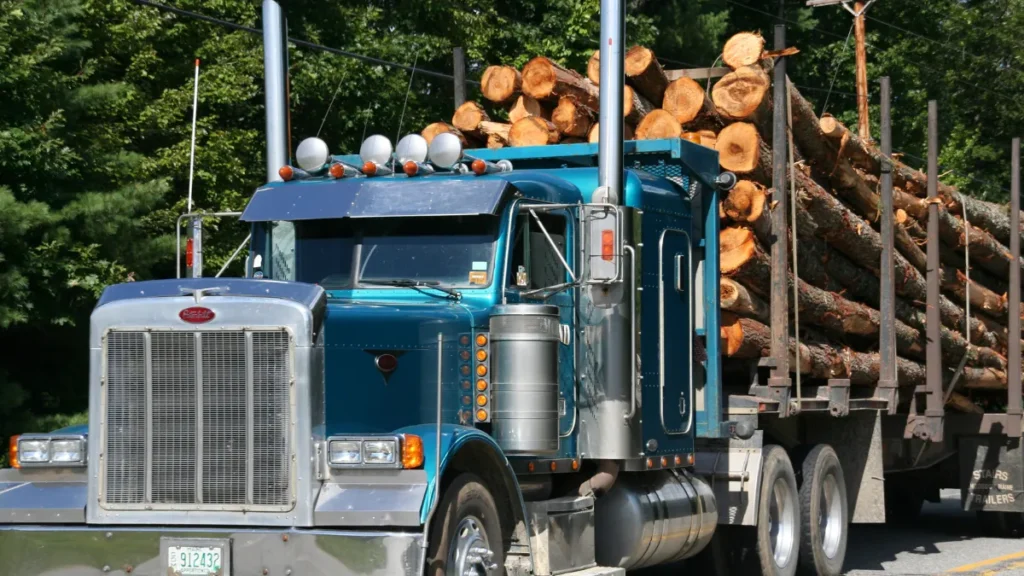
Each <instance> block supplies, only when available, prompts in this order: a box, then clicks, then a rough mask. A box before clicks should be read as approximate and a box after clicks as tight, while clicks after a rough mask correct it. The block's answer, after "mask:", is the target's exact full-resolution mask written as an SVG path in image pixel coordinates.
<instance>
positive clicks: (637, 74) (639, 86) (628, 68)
mask: <svg viewBox="0 0 1024 576" xmlns="http://www.w3.org/2000/svg"><path fill="white" fill-rule="evenodd" d="M624 68H625V72H626V78H628V79H629V82H630V83H631V84H632V85H633V86H634V87H635V88H636V90H637V92H639V93H640V95H642V96H643V97H644V98H647V99H648V100H650V101H652V102H657V103H658V104H661V101H662V99H663V98H664V97H665V89H666V88H668V77H666V76H665V71H664V70H663V69H662V67H661V64H659V63H658V59H657V58H656V57H655V56H654V51H653V50H651V49H650V48H645V47H643V46H633V47H632V48H630V49H629V50H628V51H627V52H626V56H625V65H624Z"/></svg>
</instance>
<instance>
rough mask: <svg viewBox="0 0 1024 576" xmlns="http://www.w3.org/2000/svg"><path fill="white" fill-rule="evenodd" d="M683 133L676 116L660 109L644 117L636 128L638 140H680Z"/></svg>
mask: <svg viewBox="0 0 1024 576" xmlns="http://www.w3.org/2000/svg"><path fill="white" fill-rule="evenodd" d="M682 133H683V127H682V126H681V125H680V124H679V122H678V121H676V119H675V116H673V115H672V114H669V113H668V112H666V111H664V110H662V109H660V108H659V109H657V110H654V111H653V112H651V113H650V114H648V115H647V116H646V117H644V119H643V121H641V122H640V124H639V125H638V126H637V127H636V139H637V140H657V139H660V138H679V136H680V135H682Z"/></svg>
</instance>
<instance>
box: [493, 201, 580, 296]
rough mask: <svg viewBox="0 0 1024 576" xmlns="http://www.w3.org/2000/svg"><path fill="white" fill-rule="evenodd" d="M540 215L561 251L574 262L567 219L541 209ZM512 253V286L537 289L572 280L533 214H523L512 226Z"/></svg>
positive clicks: (559, 251) (510, 278)
mask: <svg viewBox="0 0 1024 576" xmlns="http://www.w3.org/2000/svg"><path fill="white" fill-rule="evenodd" d="M537 216H538V217H539V218H540V220H541V222H542V223H543V224H544V228H545V229H546V230H547V231H548V234H549V235H550V236H551V240H553V241H554V243H555V246H557V248H558V253H559V254H561V255H562V257H563V258H565V259H566V261H567V262H570V263H571V262H572V259H571V258H570V257H569V255H568V254H567V253H566V238H565V235H566V219H565V217H564V216H561V215H558V214H549V213H538V214H537ZM511 250H512V253H511V254H510V255H509V277H508V278H509V286H510V287H515V288H518V289H520V290H524V291H525V290H536V289H538V288H547V287H550V286H555V285H557V284H562V283H565V282H568V281H569V280H570V278H569V275H568V273H567V272H566V270H565V266H563V265H562V262H561V260H559V258H558V254H556V253H555V251H554V250H553V249H552V248H551V244H550V243H549V242H548V240H547V238H545V237H544V232H543V231H542V230H541V228H540V226H538V225H537V221H536V220H534V218H533V216H531V215H529V214H520V215H519V216H518V217H517V219H516V224H515V226H514V227H513V230H512V243H511Z"/></svg>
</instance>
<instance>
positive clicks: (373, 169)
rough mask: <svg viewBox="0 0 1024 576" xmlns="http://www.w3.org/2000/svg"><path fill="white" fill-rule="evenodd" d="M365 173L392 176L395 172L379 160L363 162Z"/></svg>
mask: <svg viewBox="0 0 1024 576" xmlns="http://www.w3.org/2000/svg"><path fill="white" fill-rule="evenodd" d="M363 174H366V175H367V176H390V175H391V174H394V172H393V171H392V170H391V168H388V167H387V166H385V165H383V164H379V163H377V162H367V163H366V164H363Z"/></svg>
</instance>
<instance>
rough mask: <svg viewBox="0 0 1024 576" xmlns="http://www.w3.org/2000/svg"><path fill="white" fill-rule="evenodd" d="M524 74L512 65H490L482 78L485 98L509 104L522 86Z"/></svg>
mask: <svg viewBox="0 0 1024 576" xmlns="http://www.w3.org/2000/svg"><path fill="white" fill-rule="evenodd" d="M522 82H523V79H522V75H521V74H519V70H516V69H515V68H513V67H511V66H488V67H487V69H486V70H484V75H483V77H482V78H481V79H480V91H481V92H482V93H483V95H484V98H487V99H488V100H490V101H491V102H494V103H495V104H507V103H508V102H510V101H512V99H513V98H515V96H516V94H518V93H519V90H520V89H521V88H522Z"/></svg>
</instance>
